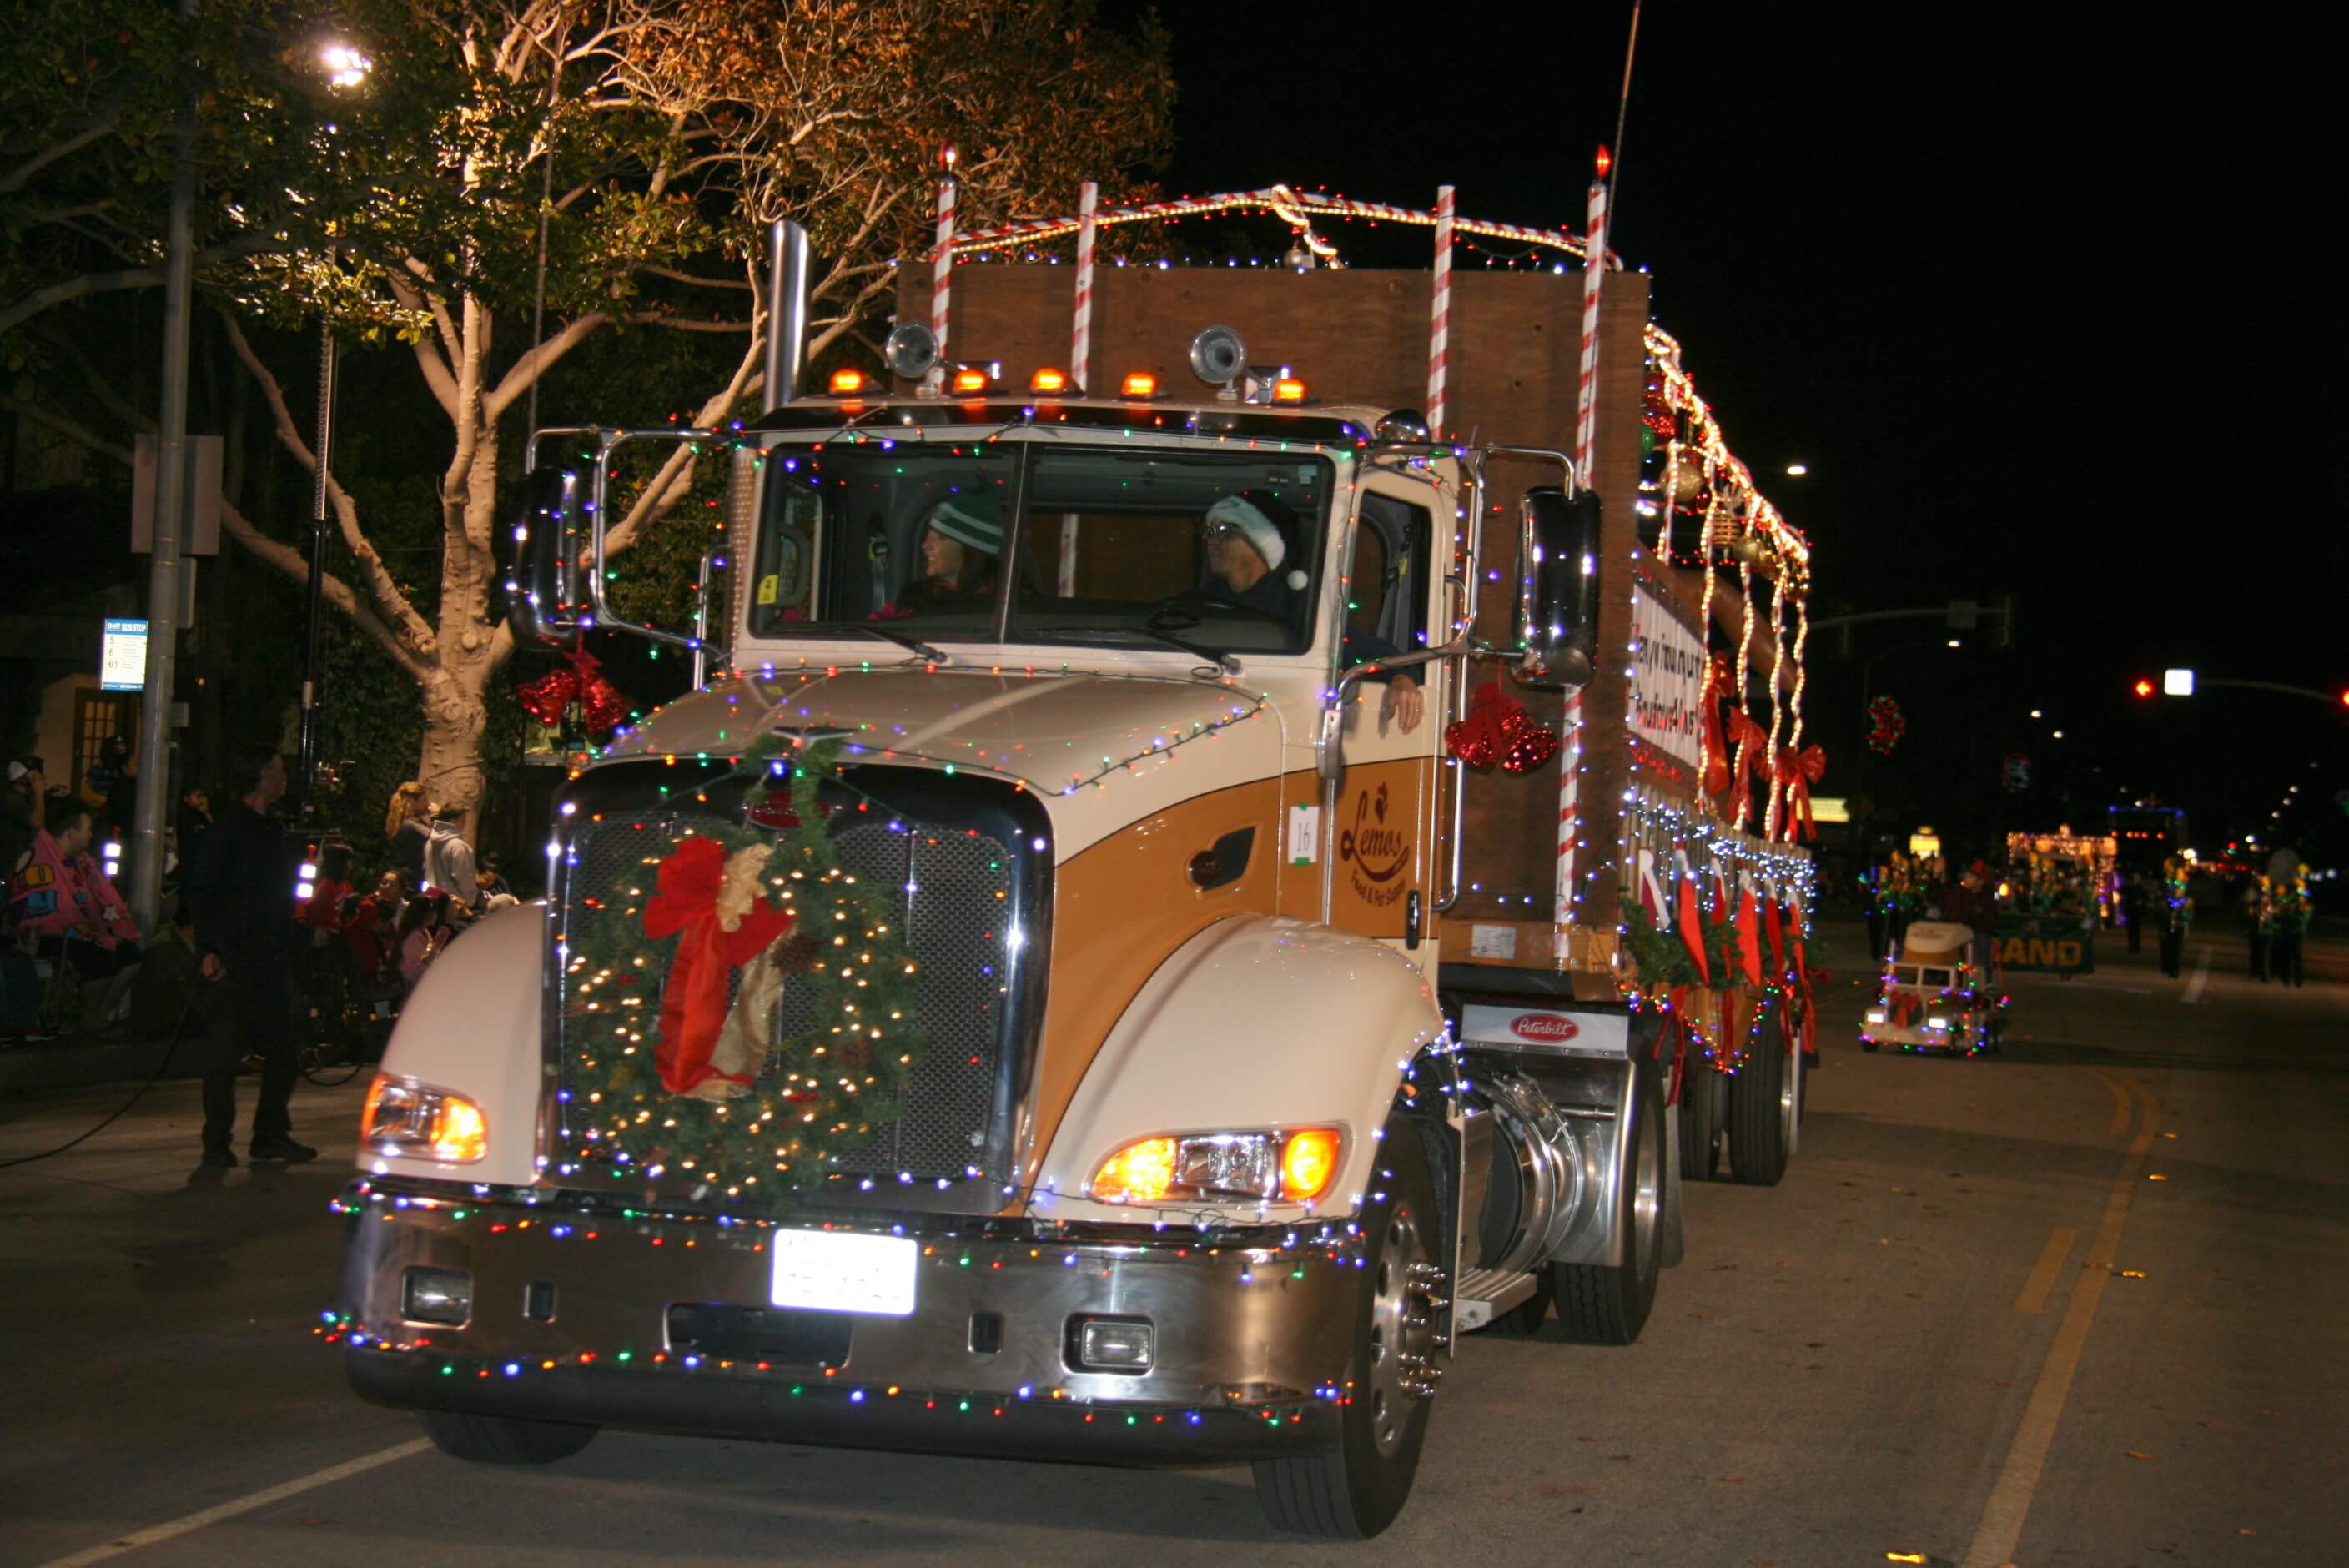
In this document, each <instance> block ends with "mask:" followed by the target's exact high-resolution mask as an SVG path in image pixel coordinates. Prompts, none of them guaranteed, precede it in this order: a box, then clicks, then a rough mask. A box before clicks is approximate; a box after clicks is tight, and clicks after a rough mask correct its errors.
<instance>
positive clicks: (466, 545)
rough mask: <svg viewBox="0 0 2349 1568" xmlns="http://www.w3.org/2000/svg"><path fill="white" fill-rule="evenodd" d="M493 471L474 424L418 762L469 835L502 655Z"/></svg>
mask: <svg viewBox="0 0 2349 1568" xmlns="http://www.w3.org/2000/svg"><path fill="white" fill-rule="evenodd" d="M486 335H487V334H486V333H484V334H483V336H484V337H486ZM497 471H498V436H497V429H496V428H495V426H494V425H493V424H490V423H487V422H483V423H480V424H477V425H476V427H475V428H474V430H473V435H472V442H471V454H470V460H469V461H468V462H467V463H466V466H465V469H464V470H463V472H462V474H461V475H460V476H457V482H456V484H455V485H453V486H451V487H450V491H453V493H450V492H449V491H444V494H443V497H442V504H443V507H444V508H445V513H444V515H446V516H447V517H448V520H449V521H450V523H451V524H452V525H453V526H452V527H451V528H450V538H449V539H448V541H447V544H446V546H445V548H444V550H443V552H442V555H441V561H440V626H439V628H438V630H439V633H440V659H439V661H438V665H437V667H436V668H435V670H434V671H433V673H432V676H431V677H430V678H429V680H427V681H426V682H425V683H424V688H423V689H424V740H423V747H422V752H421V755H420V756H419V758H418V761H417V778H418V779H420V780H422V781H423V784H424V793H425V795H426V797H427V798H428V799H432V800H435V801H438V802H440V804H442V805H444V806H456V807H460V808H461V809H462V810H463V811H464V832H465V836H466V837H467V839H468V840H471V838H473V837H474V836H475V832H476V830H477V828H478V825H479V819H480V813H481V796H482V793H483V785H484V784H485V782H486V779H485V777H484V775H483V773H482V769H481V735H482V732H483V731H484V730H485V729H486V728H487V727H488V725H489V717H490V710H489V689H490V679H491V677H492V676H494V675H496V674H497V669H498V666H499V665H501V664H502V663H504V661H505V654H506V644H505V640H504V639H502V638H501V637H499V636H498V634H497V628H496V627H495V626H494V625H493V624H492V623H491V621H490V619H489V614H490V586H491V582H492V578H493V577H494V576H495V574H496V566H495V562H493V560H492V555H491V548H490V540H491V531H492V527H493V525H494V523H495V521H496V510H497Z"/></svg>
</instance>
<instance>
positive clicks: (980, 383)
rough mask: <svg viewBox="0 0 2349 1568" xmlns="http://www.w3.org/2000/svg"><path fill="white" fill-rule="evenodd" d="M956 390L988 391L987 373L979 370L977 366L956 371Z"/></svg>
mask: <svg viewBox="0 0 2349 1568" xmlns="http://www.w3.org/2000/svg"><path fill="white" fill-rule="evenodd" d="M954 389H955V390H956V391H957V392H984V391H986V390H987V372H986V371H984V370H981V369H979V368H978V366H975V365H974V366H966V367H965V368H963V369H960V370H957V371H956V372H955V373H954Z"/></svg>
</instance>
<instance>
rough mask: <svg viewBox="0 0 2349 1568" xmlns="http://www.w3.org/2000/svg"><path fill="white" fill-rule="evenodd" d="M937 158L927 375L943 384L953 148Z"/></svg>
mask: <svg viewBox="0 0 2349 1568" xmlns="http://www.w3.org/2000/svg"><path fill="white" fill-rule="evenodd" d="M938 161H939V162H940V163H942V164H943V165H945V167H946V173H945V174H944V175H943V176H942V177H940V179H939V181H938V248H937V249H936V251H935V252H934V253H932V254H931V257H930V331H931V332H932V333H934V334H935V335H936V337H937V340H938V359H939V364H938V366H937V368H936V369H935V370H933V371H931V372H930V374H929V375H928V377H926V380H928V381H929V382H930V384H931V385H933V386H940V385H943V384H944V383H945V381H946V377H947V370H946V364H945V360H946V352H947V321H948V319H949V317H950V315H951V314H952V313H951V311H950V309H949V304H950V302H951V299H952V295H953V293H954V235H955V180H954V166H955V150H954V149H953V148H951V147H949V148H947V149H945V150H943V151H941V152H940V153H939V154H938Z"/></svg>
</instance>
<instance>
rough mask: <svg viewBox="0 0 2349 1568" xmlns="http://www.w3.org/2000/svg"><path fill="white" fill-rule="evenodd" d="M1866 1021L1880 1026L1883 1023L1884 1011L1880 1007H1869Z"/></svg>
mask: <svg viewBox="0 0 2349 1568" xmlns="http://www.w3.org/2000/svg"><path fill="white" fill-rule="evenodd" d="M1868 1022H1869V1023H1871V1024H1880V1023H1882V1022H1884V1009H1883V1008H1881V1007H1870V1008H1869V1009H1868Z"/></svg>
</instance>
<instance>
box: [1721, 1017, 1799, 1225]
mask: <svg viewBox="0 0 2349 1568" xmlns="http://www.w3.org/2000/svg"><path fill="white" fill-rule="evenodd" d="M1802 1111H1803V1054H1802V1052H1800V1051H1793V1050H1788V1049H1787V1048H1786V1020H1785V1015H1783V1014H1781V1015H1779V1016H1777V1017H1776V1018H1775V1020H1774V1021H1773V1022H1772V1023H1771V1024H1770V1025H1769V1026H1767V1027H1765V1028H1764V1029H1763V1031H1762V1039H1761V1041H1760V1043H1759V1044H1758V1045H1757V1046H1756V1047H1755V1048H1754V1052H1753V1054H1752V1055H1750V1056H1748V1057H1746V1058H1745V1065H1744V1067H1742V1068H1738V1069H1737V1075H1736V1076H1735V1077H1734V1078H1731V1079H1730V1080H1729V1168H1730V1170H1731V1171H1734V1172H1735V1173H1736V1176H1737V1180H1738V1181H1742V1182H1744V1184H1745V1185H1746V1186H1748V1187H1775V1186H1776V1185H1777V1184H1778V1182H1779V1181H1780V1180H1781V1179H1783V1178H1784V1177H1785V1174H1786V1162H1787V1161H1789V1160H1791V1159H1793V1158H1794V1154H1795V1129H1796V1128H1797V1127H1798V1126H1799V1125H1800V1124H1801V1120H1802Z"/></svg>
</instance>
